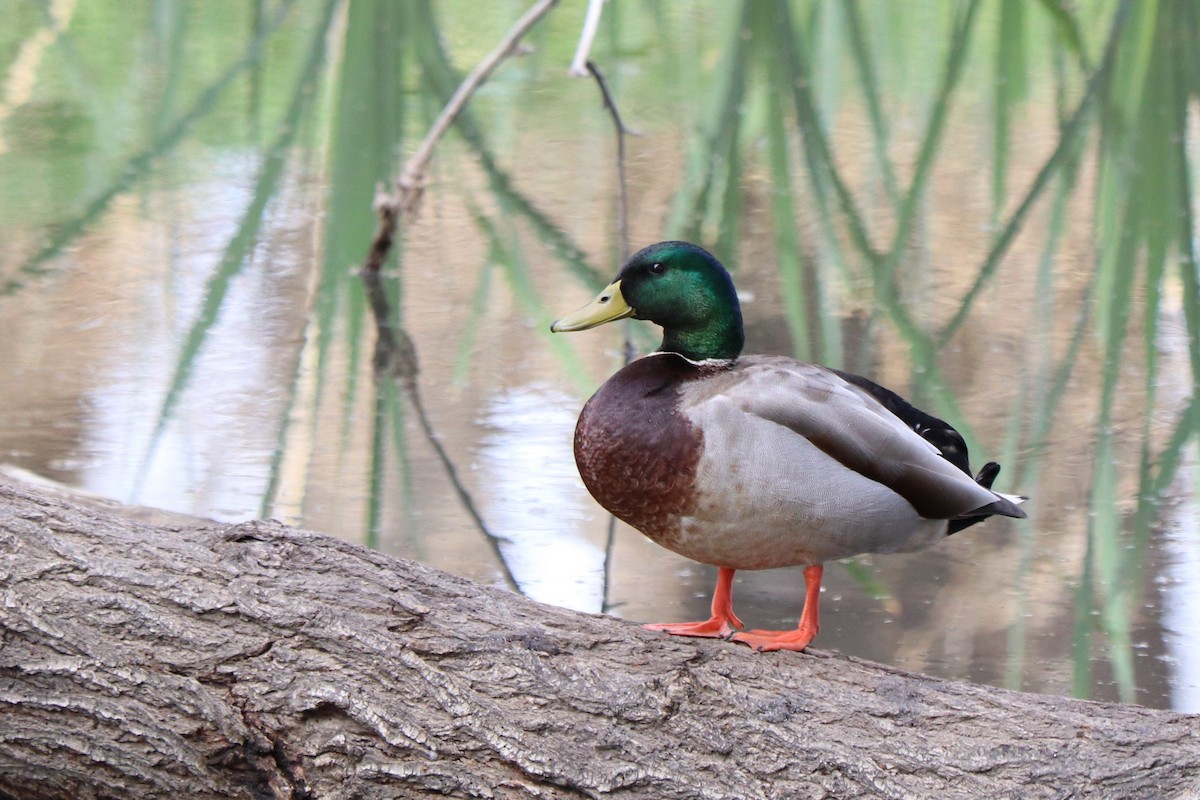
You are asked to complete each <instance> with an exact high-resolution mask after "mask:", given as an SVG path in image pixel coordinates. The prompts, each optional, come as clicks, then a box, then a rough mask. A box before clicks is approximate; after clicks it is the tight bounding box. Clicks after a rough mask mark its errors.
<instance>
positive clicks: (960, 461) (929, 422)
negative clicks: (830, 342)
mask: <svg viewBox="0 0 1200 800" xmlns="http://www.w3.org/2000/svg"><path fill="white" fill-rule="evenodd" d="M829 371H830V372H832V373H833V374H834V375H837V376H838V377H839V378H841V379H842V380H844V381H846V382H847V383H850V384H853V385H854V386H857V387H858V388H859V389H862V390H863V391H864V392H866V393H867V394H869V395H871V397H874V398H875V399H876V400H878V401H879V404H880V405H882V406H883V407H884V408H886V409H887V410H888V411H890V412H892V413H893V414H895V415H896V416H897V417H899V418H900V421H901V422H903V423H904V424H905V425H907V426H908V427H910V428H912V429H913V430H914V431H915V432H916V433H917V435H918V436H920V437H921V438H922V439H924V440H925V441H927V442H929V443H930V444H932V445H933V446H934V447H936V448H937V449H938V450H939V451H941V454H942V455H943V456H945V458H946V460H947V461H949V462H950V463H951V464H953V465H954V466H956V467H958V468H959V469H961V470H962V471H963V472H965V473H967V474H968V475H970V474H971V460H970V455H969V454H968V452H967V443H966V441H965V440H964V439H963V437H962V434H961V433H959V432H958V431H957V430H955V429H954V427H953V426H952V425H951V424H950V423H948V422H946V421H945V420H941V419H938V418H937V417H935V416H933V415H932V414H927V413H925V412H924V411H922V410H921V409H919V408H917V407H916V406H914V405H913V404H912V403H910V402H908V401H907V400H905V399H904V398H903V397H901V396H900V395H898V394H896V393H895V392H893V391H892V390H891V389H888V388H886V387H884V386H880V385H879V384H878V383H876V382H875V381H873V380H870V379H869V378H864V377H863V376H862V375H855V374H854V373H853V372H842V371H841V370H840V369H831V370H829ZM976 483H979V484H980V485H982V486H985V487H987V488H991V484H990V483H986V484H985V483H982V482H981V481H978V480H977V481H976Z"/></svg>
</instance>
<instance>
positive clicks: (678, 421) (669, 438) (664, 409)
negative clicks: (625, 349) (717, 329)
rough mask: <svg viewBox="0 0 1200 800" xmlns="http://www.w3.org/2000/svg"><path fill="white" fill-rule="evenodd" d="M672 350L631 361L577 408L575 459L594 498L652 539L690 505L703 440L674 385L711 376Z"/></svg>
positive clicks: (668, 536)
mask: <svg viewBox="0 0 1200 800" xmlns="http://www.w3.org/2000/svg"><path fill="white" fill-rule="evenodd" d="M714 369H715V368H713V367H707V366H705V367H698V366H696V365H695V364H692V363H691V362H689V361H687V360H686V359H684V358H681V357H679V356H677V355H674V354H668V353H658V354H654V355H650V356H647V357H645V358H642V359H639V360H637V361H634V362H633V363H632V364H629V365H628V366H626V367H625V368H624V369H622V370H621V371H620V372H618V373H617V374H616V375H613V376H612V377H611V378H609V380H608V382H607V383H605V384H604V385H603V386H601V387H600V389H599V391H597V392H596V394H594V395H593V396H592V399H591V400H589V401H588V402H587V404H586V405H585V406H584V407H583V411H582V412H581V413H580V415H579V422H578V424H577V425H576V426H575V462H576V464H578V466H579V474H580V475H581V476H582V477H583V483H584V485H585V486H587V488H588V491H589V492H591V493H592V496H593V497H594V498H596V502H598V503H599V504H600V505H602V506H604V508H606V509H608V510H609V511H610V512H612V513H613V514H615V515H616V516H617V517H618V518H620V519H622V520H624V521H625V522H628V523H629V524H630V525H632V526H633V527H635V528H637V529H638V530H640V531H641V532H642V533H644V534H646V535H647V536H649V537H650V538H651V539H654V540H655V541H658V542H669V541H670V540H672V539H674V538H675V537H676V535H677V533H678V530H679V518H680V516H681V515H685V514H688V513H691V511H692V509H693V508H694V506H695V494H694V486H695V477H696V465H697V463H698V462H699V460H700V453H701V450H702V448H703V444H704V440H703V436H702V434H701V432H700V430H699V429H697V428H694V427H693V426H692V425H691V423H690V422H689V421H688V419H687V417H686V416H685V415H684V414H683V413H682V412H681V411H680V409H679V398H680V389H681V387H682V386H683V385H685V384H686V383H688V382H690V381H694V380H698V379H701V378H703V377H705V376H706V375H708V374H711V373H712V372H713V371H714Z"/></svg>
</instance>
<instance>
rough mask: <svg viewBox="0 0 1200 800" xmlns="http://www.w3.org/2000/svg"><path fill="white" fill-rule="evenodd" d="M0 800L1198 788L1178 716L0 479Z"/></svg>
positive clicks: (967, 794)
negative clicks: (594, 603)
mask: <svg viewBox="0 0 1200 800" xmlns="http://www.w3.org/2000/svg"><path fill="white" fill-rule="evenodd" d="M0 635H2V636H3V639H2V643H0V797H16V798H135V797H136V798H158V797H170V798H350V797H354V798H385V797H386V798H397V797H400V798H404V797H426V796H429V795H431V794H434V795H436V794H445V795H449V796H453V797H500V798H506V797H596V796H601V795H609V794H611V795H613V796H618V797H639V798H655V799H656V800H660V799H662V798H689V800H690V799H691V798H724V797H738V798H741V797H746V798H792V797H797V798H804V797H834V798H854V797H939V798H958V797H962V798H979V797H1014V798H1016V797H1020V798H1030V797H1105V798H1111V797H1137V798H1151V797H1155V798H1157V797H1195V796H1198V792H1197V790H1198V788H1200V737H1198V736H1197V733H1200V718H1198V717H1191V716H1184V715H1180V714H1172V713H1168V712H1162V711H1152V710H1148V709H1144V708H1138V707H1133V706H1117V705H1104V704H1098V703H1088V702H1081V701H1076V700H1068V699H1063V698H1058V697H1043V696H1035V695H1028V694H1021V693H1016V692H1009V691H1002V690H998V689H992V688H986V687H980V686H972V685H969V684H964V683H954V682H950V681H944V680H938V679H934V678H930V677H926V676H922V675H914V674H910V673H906V672H903V671H900V670H896V669H891V668H889V667H885V666H880V665H877V664H870V663H865V662H862V661H858V660H855V659H852V658H847V657H844V656H840V655H835V654H830V653H822V652H820V651H817V652H812V653H804V654H796V653H779V654H771V655H756V654H754V653H752V652H750V651H749V650H748V649H746V648H744V647H740V646H736V645H732V644H728V643H724V642H717V641H703V640H695V641H693V640H682V639H677V638H667V637H664V636H662V635H658V634H652V633H648V632H644V631H642V630H641V629H640V628H639V627H638V626H636V625H633V624H630V623H627V622H621V621H618V620H614V619H609V618H604V617H597V616H589V615H586V614H578V613H574V612H570V611H564V610H562V609H557V608H551V607H548V606H543V605H539V604H538V603H535V602H532V601H530V600H526V599H524V598H522V597H519V596H516V595H512V594H508V593H505V592H501V591H496V590H492V589H488V588H484V587H481V586H478V585H475V584H472V583H470V582H468V581H465V580H461V579H459V578H455V577H452V576H449V575H446V574H443V573H440V572H436V571H434V570H431V569H427V568H425V567H422V566H420V565H419V564H414V563H411V562H406V561H400V560H397V559H394V558H389V557H387V556H384V555H381V554H379V553H376V552H372V551H370V550H367V549H365V548H362V547H358V546H355V545H352V544H348V543H346V542H342V541H339V540H337V539H333V538H330V537H328V536H320V535H317V534H312V533H306V532H304V531H298V530H293V529H289V528H287V527H285V526H283V525H280V524H277V523H273V522H252V523H246V524H241V525H230V526H223V527H214V528H188V527H180V526H175V527H171V526H166V525H153V524H149V523H147V522H144V521H136V520H133V519H130V518H128V517H126V516H124V515H116V514H114V513H112V512H111V511H107V510H103V509H96V508H88V507H85V506H81V505H78V504H75V503H71V502H66V501H62V500H58V499H52V498H49V497H47V496H46V495H44V494H42V493H40V492H33V491H30V490H28V489H25V488H18V487H16V486H14V485H10V484H5V483H2V482H0Z"/></svg>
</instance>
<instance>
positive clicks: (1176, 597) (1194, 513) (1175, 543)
mask: <svg viewBox="0 0 1200 800" xmlns="http://www.w3.org/2000/svg"><path fill="white" fill-rule="evenodd" d="M1196 455H1197V454H1196V449H1195V448H1192V449H1191V450H1190V452H1189V453H1188V462H1189V464H1190V466H1191V469H1192V470H1193V471H1194V470H1195V465H1196ZM1197 520H1200V494H1198V493H1197V491H1196V487H1193V489H1192V492H1191V493H1190V494H1185V495H1183V496H1182V497H1181V499H1180V501H1179V502H1178V504H1177V505H1175V506H1174V507H1173V508H1172V509H1171V511H1170V512H1169V514H1168V515H1167V519H1166V521H1165V522H1166V524H1165V525H1164V530H1163V540H1164V541H1163V551H1164V555H1165V562H1166V563H1165V564H1164V565H1163V570H1162V572H1161V573H1160V577H1159V580H1158V583H1159V592H1160V593H1161V595H1162V601H1161V607H1162V618H1163V619H1162V624H1163V644H1164V645H1165V653H1164V654H1163V656H1162V657H1163V659H1164V660H1166V661H1167V664H1168V668H1169V670H1170V672H1171V708H1173V709H1175V710H1176V711H1186V712H1189V713H1193V714H1194V713H1198V712H1200V527H1198V526H1197Z"/></svg>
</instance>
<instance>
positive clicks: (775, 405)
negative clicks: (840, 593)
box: [550, 241, 1026, 652]
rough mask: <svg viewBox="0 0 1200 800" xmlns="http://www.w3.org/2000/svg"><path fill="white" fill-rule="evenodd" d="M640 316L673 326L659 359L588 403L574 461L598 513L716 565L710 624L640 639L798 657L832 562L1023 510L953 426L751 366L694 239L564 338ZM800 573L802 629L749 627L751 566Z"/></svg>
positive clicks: (583, 312)
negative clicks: (739, 597)
mask: <svg viewBox="0 0 1200 800" xmlns="http://www.w3.org/2000/svg"><path fill="white" fill-rule="evenodd" d="M627 317H632V318H634V319H639V320H648V321H650V322H652V323H655V324H656V325H658V326H660V327H661V328H662V333H663V335H662V344H661V346H660V347H659V348H658V350H657V351H655V352H653V353H650V354H648V355H645V356H643V357H641V358H638V359H636V360H634V361H632V362H630V363H629V364H627V365H626V366H625V367H623V368H622V369H621V370H619V371H618V372H617V373H615V374H614V375H613V376H612V377H611V378H609V379H608V380H607V381H606V382H605V383H604V384H603V385H602V386H601V387H600V388H599V389H598V390H597V391H596V393H595V394H594V395H592V397H591V398H590V399H589V400H588V401H587V402H586V403H585V404H584V406H583V409H582V411H581V412H580V414H579V419H578V422H577V423H576V426H575V436H574V451H575V461H576V465H577V467H578V469H579V474H580V477H581V478H582V479H583V483H584V486H585V487H586V488H587V490H588V492H589V493H590V494H591V495H592V497H593V498H595V500H596V502H597V503H599V504H600V505H601V506H602V507H603V508H605V509H606V510H608V511H609V512H611V513H612V514H613V515H615V516H616V517H617V518H618V519H621V520H623V521H624V522H626V523H628V524H629V525H630V526H632V527H633V528H636V529H637V530H638V531H640V532H641V533H642V534H644V535H645V536H647V537H648V538H650V539H651V540H653V541H654V542H656V543H657V544H659V545H661V546H663V547H665V548H667V549H668V550H671V551H673V552H675V553H678V554H679V555H681V556H684V557H685V558H688V559H691V560H693V561H697V562H700V563H702V564H708V565H711V566H715V567H716V568H717V584H716V588H715V589H714V591H713V596H712V604H711V615H710V617H709V618H708V619H706V620H701V621H698V622H669V623H654V624H648V625H646V626H645V627H646V628H648V629H650V630H654V631H661V632H665V633H667V634H672V635H676V636H696V637H711V638H721V639H726V640H729V641H733V642H737V643H741V644H745V645H749V646H750V647H751V648H753V649H754V650H757V651H760V652H762V651H775V650H785V651H803V650H804V649H805V648H806V647H808V645H809V643H810V642H811V641H812V640H813V637H815V636H816V634H817V631H818V629H819V628H820V617H819V596H820V590H821V579H822V575H823V572H824V565H825V564H826V563H828V562H831V561H837V560H839V559H845V558H849V557H852V556H857V555H863V554H867V553H895V552H910V551H915V550H920V549H922V548H925V547H928V546H930V545H932V544H934V543H936V542H938V541H940V540H941V539H944V538H945V537H946V536H949V535H951V534H953V533H957V532H958V531H961V530H963V529H965V528H967V527H970V526H972V525H974V524H976V523H979V522H981V521H983V520H985V519H987V518H989V517H992V516H1004V517H1011V518H1014V519H1023V518H1025V516H1026V514H1025V512H1024V511H1023V510H1022V509H1021V508H1020V503H1022V502H1023V501H1024V500H1025V499H1026V498H1025V497H1022V496H1017V495H1006V494H1000V493H998V492H995V491H993V490H992V488H991V487H992V485H993V482H994V481H995V478H996V476H997V474H998V473H999V471H1000V466H999V465H998V464H996V463H995V462H988V463H987V464H986V465H985V466H984V467H983V468H982V469H981V470H980V471H979V473H978V474H977V475H975V476H972V474H971V470H970V463H969V460H968V453H967V446H966V443H965V442H964V440H963V437H962V436H961V435H960V434H959V433H958V431H956V430H955V429H954V428H953V427H951V426H950V425H948V424H947V423H946V422H944V421H942V420H940V419H938V418H937V417H935V416H933V415H931V414H928V413H926V412H924V411H921V410H919V409H917V408H915V407H914V406H912V405H911V404H910V403H908V402H907V401H906V400H904V399H903V398H902V397H900V396H899V395H897V394H896V393H895V392H892V391H891V390H889V389H886V388H884V387H883V386H880V385H879V384H877V383H875V382H874V381H871V380H869V379H867V378H864V377H861V376H859V375H854V374H851V373H847V372H843V371H840V370H837V369H831V368H828V367H822V366H818V365H814V364H808V363H804V362H801V361H797V360H795V359H792V358H788V357H786V356H779V355H743V354H742V349H743V346H744V344H745V331H744V327H743V323H742V312H741V306H740V304H739V302H738V296H737V292H736V290H735V289H734V285H733V280H732V278H731V277H730V275H729V272H728V270H726V268H725V267H724V265H722V264H721V262H720V261H719V260H718V259H717V258H716V257H715V256H713V255H712V254H711V253H709V252H708V251H707V250H705V249H704V248H702V247H700V246H698V245H695V244H690V243H688V242H682V241H666V242H659V243H657V244H652V245H650V246H648V247H645V248H643V249H642V250H640V251H638V252H637V253H635V254H634V255H633V256H632V257H631V258H630V259H629V260H628V261H627V262H626V263H625V265H624V266H623V267H621V269H620V271H619V273H618V274H617V277H616V279H615V280H613V281H612V282H611V283H610V284H609V285H608V286H606V287H605V288H604V289H603V291H601V292H600V294H599V295H597V296H596V297H595V299H593V300H592V301H591V302H590V303H588V304H587V305H585V306H583V307H582V308H580V309H579V310H577V311H575V312H574V313H572V314H569V315H568V316H566V317H563V318H562V319H559V320H557V321H555V322H554V323H553V324H552V325H551V328H550V329H551V331H552V332H555V333H563V332H569V331H583V330H588V329H590V328H595V327H597V326H599V325H603V324H605V323H608V322H613V321H615V320H619V319H624V318H627ZM796 566H801V567H803V575H804V581H805V600H804V606H803V610H802V612H801V615H800V619H799V623H798V625H797V627H796V628H794V629H790V630H782V631H772V630H757V629H752V630H746V629H745V625H744V624H743V623H742V621H741V620H740V619H739V618H738V617H737V615H736V614H735V613H734V610H733V579H734V575H735V573H736V572H737V571H738V570H764V569H777V568H781V567H796Z"/></svg>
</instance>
